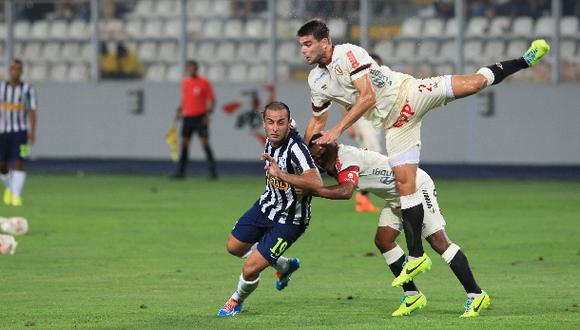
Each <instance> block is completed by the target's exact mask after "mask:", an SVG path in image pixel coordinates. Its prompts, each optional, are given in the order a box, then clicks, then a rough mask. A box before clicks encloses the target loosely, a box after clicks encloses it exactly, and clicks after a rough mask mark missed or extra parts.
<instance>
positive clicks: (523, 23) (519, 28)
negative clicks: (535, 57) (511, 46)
mask: <svg viewBox="0 0 580 330" xmlns="http://www.w3.org/2000/svg"><path fill="white" fill-rule="evenodd" d="M512 34H513V35H514V36H517V37H531V36H532V35H533V34H534V20H533V19H532V18H531V17H527V16H525V17H516V19H515V20H514V23H513V27H512Z"/></svg>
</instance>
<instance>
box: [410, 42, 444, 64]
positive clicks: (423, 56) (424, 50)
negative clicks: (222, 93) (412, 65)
mask: <svg viewBox="0 0 580 330" xmlns="http://www.w3.org/2000/svg"><path fill="white" fill-rule="evenodd" d="M437 45H438V42H436V41H422V42H420V43H419V44H418V45H417V53H416V54H415V56H416V58H417V59H418V60H419V61H421V62H424V61H429V59H432V58H437V57H438V56H439V53H438V48H439V47H438V46H437Z"/></svg>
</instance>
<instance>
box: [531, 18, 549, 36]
mask: <svg viewBox="0 0 580 330" xmlns="http://www.w3.org/2000/svg"><path fill="white" fill-rule="evenodd" d="M553 34H554V18H553V17H551V16H542V17H540V18H539V19H538V21H537V22H536V32H535V33H534V37H538V38H539V37H542V38H547V37H551V36H552V35H553Z"/></svg>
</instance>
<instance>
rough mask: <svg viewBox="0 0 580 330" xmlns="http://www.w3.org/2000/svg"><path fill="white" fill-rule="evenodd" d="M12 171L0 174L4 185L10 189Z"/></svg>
mask: <svg viewBox="0 0 580 330" xmlns="http://www.w3.org/2000/svg"><path fill="white" fill-rule="evenodd" d="M11 174H12V173H11V172H8V173H6V174H0V180H2V182H3V183H4V187H6V188H8V189H10V178H11V176H12V175H11Z"/></svg>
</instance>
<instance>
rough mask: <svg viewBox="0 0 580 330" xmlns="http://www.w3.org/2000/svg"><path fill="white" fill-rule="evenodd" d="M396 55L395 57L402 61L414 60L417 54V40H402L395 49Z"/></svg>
mask: <svg viewBox="0 0 580 330" xmlns="http://www.w3.org/2000/svg"><path fill="white" fill-rule="evenodd" d="M394 55H395V56H393V58H394V59H395V60H397V61H400V62H408V61H412V59H413V57H414V55H415V42H414V41H400V42H399V43H398V44H397V49H396V50H395V54H394Z"/></svg>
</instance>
